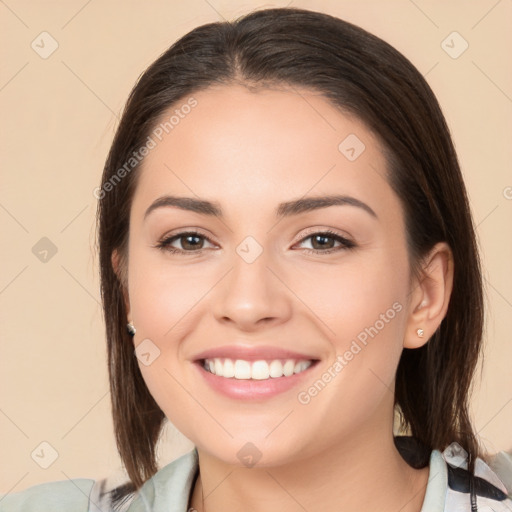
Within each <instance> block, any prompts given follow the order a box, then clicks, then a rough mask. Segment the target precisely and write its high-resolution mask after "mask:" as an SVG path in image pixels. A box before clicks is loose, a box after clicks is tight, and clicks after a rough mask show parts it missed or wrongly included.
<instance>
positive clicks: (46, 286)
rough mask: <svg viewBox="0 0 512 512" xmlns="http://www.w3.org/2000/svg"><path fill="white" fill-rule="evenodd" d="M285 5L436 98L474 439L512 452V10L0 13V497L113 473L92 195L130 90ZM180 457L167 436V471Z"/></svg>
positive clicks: (107, 8) (104, 6)
mask: <svg viewBox="0 0 512 512" xmlns="http://www.w3.org/2000/svg"><path fill="white" fill-rule="evenodd" d="M286 5H292V6H294V7H305V8H309V9H313V10H319V11H324V12H327V13H330V14H334V15H337V16H339V17H342V18H344V19H346V20H348V21H351V22H354V23H356V24H358V25H360V26H362V27H363V28H365V29H367V30H369V31H370V32H373V33H375V34H376V35H378V36H380V37H382V38H384V39H385V40H387V41H388V42H390V43H391V44H392V45H394V46H395V47H396V48H398V49H399V50H400V51H402V52H403V53H404V54H405V55H406V56H407V57H408V58H409V59H410V60H411V61H412V62H413V63H414V64H415V65H416V66H417V67H418V69H419V70H420V71H421V72H422V73H423V74H424V75H425V76H426V78H427V80H428V82H429V83H430V85H431V86H432V88H433V90H434V92H435V93H436V94H437V96H438V98H439V100H440V103H441V105H442V107H443V110H444V112H445V115H446V118H447V121H448V123H449V125H450V128H451V130H452V132H453V136H454V139H455V143H456V146H457V149H458V152H459V156H460V160H461V164H462V167H463V170H464V174H465V178H466V182H467V187H468V190H469V194H470V197H471V203H472V208H473V212H474V217H475V221H476V224H477V225H478V236H479V239H480V243H481V247H482V251H483V258H484V264H485V275H486V282H487V300H488V306H489V308H488V313H487V332H486V363H485V368H484V373H483V379H482V382H481V383H477V385H476V392H475V396H474V400H473V412H474V418H475V423H476V427H477V430H478V432H479V434H480V436H481V439H482V442H483V443H484V445H485V446H486V447H487V449H488V450H490V451H492V452H494V451H497V450H501V449H510V448H512V436H511V435H510V432H511V431H512V429H511V426H510V425H511V420H512V377H511V362H512V343H511V334H510V333H511V332H512V320H511V319H512V275H511V272H510V262H511V261H512V240H511V236H510V235H511V229H510V228H511V225H512V223H511V216H512V188H511V187H512V175H511V173H510V169H511V162H512V149H511V148H512V145H511V143H510V141H511V132H512V129H511V128H512V116H511V114H512V69H511V66H510V61H509V57H510V50H511V43H512V32H511V31H510V22H511V17H512V16H511V15H512V2H511V1H510V0H500V1H497V0H479V1H473V2H467V1H451V2H445V1H435V2H427V1H424V0H415V1H414V2H413V1H412V0H411V1H407V0H400V1H399V0H396V1H377V0H373V1H359V2H356V1H336V2H335V1H326V0H324V1H300V0H293V2H290V1H289V0H286V1H282V2H274V3H265V4H263V3H259V2H257V1H240V2H234V1H229V0H209V1H206V0H189V1H187V2H178V1H153V2H143V1H142V0H132V1H123V2H121V1H119V2H116V1H113V0H110V1H100V0H89V1H86V0H74V1H68V2H56V1H54V2H52V1H47V0H46V1H37V2H36V1H33V2H30V1H27V0H5V1H3V0H2V1H0V15H1V19H2V30H1V31H0V34H1V35H0V37H1V38H2V44H1V46H0V48H1V50H0V51H1V61H2V63H3V65H2V71H1V77H0V108H1V111H2V112H3V122H2V126H1V130H2V131H1V135H2V139H1V140H2V146H1V159H2V169H3V171H2V185H1V192H0V220H1V226H2V232H1V234H2V238H1V240H2V244H1V245H2V251H1V262H0V263H1V269H2V271H1V274H0V308H1V319H0V326H1V336H2V343H1V356H0V357H1V358H0V361H1V363H0V364H1V372H0V433H1V436H0V440H1V444H0V446H1V447H0V461H2V462H1V468H0V471H1V473H0V492H8V491H16V490H21V489H23V488H25V487H28V486H29V485H33V484H36V483H39V482H45V481H50V480H62V479H66V478H74V477H89V478H98V477H100V476H104V475H108V474H112V473H113V472H115V471H116V470H118V469H119V468H120V461H119V459H118V456H117V453H116V451H115V445H114V440H113V435H112V423H111V419H110V409H109V396H108V383H107V373H106V364H105V355H106V354H105V343H104V333H103V322H102V316H101V310H100V303H99V289H98V278H97V260H96V254H95V252H94V249H93V246H94V214H95V209H96V199H95V198H94V196H93V189H94V188H95V187H96V186H97V185H98V184H99V180H100V174H101V169H102V166H103V162H104V159H105V156H106V154H107V151H108V148H109V145H110V143H111V140H112V136H113V132H114V128H115V126H116V124H117V121H118V120H117V117H118V115H119V113H120V111H121V108H122V106H123V104H124V102H125V100H126V98H127V96H128V93H129V91H130V89H131V87H132V85H133V84H134V82H135V80H136V79H137V77H138V76H139V74H140V73H141V72H142V71H143V70H144V69H145V67H146V66H147V65H149V64H150V63H151V62H152V61H153V60H154V59H155V58H156V57H157V56H158V55H159V54H160V53H162V52H163V51H164V50H165V49H166V48H167V47H168V46H169V45H170V44H171V43H172V42H174V41H175V40H176V39H177V38H178V37H180V36H182V35H183V34H185V33H186V32H188V31H189V30H191V29H192V28H194V27H196V26H198V25H200V24H203V23H207V22H212V21H218V20H221V19H222V18H226V19H230V18H233V17H235V16H238V15H241V14H244V13H246V12H248V11H250V10H253V9H256V8H262V7H270V6H278V7H284V6H286ZM43 31H46V32H48V33H49V34H50V35H51V37H52V38H54V39H55V40H56V41H57V43H58V49H57V50H56V51H55V52H54V53H53V54H52V55H50V56H49V57H48V58H46V59H43V58H42V57H41V56H40V53H42V52H44V51H48V50H49V49H51V40H50V39H49V36H46V35H44V36H39V34H41V32H43ZM453 31H457V32H458V33H459V34H460V35H461V36H462V37H463V38H464V40H465V41H467V43H468V44H469V47H468V48H467V50H466V51H465V52H464V53H462V54H461V55H460V56H459V57H458V58H456V59H454V58H452V57H451V56H450V55H449V54H448V53H447V52H446V51H445V49H448V51H450V52H451V53H452V54H454V52H456V51H458V50H460V49H462V48H463V46H462V45H463V44H464V41H463V40H462V39H460V38H459V37H458V36H456V35H455V36H450V37H449V38H448V39H446V38H447V36H449V35H450V34H451V33H452V32H453ZM42 39H43V42H41V40H42ZM445 39H446V42H445V43H444V45H443V46H444V48H445V49H443V46H442V42H443V40H445ZM33 41H35V42H34V47H35V48H36V49H37V51H38V52H39V53H38V52H36V51H35V50H34V49H33V48H32V47H31V44H32V42H33ZM446 45H448V48H447V47H446ZM449 47H452V48H451V49H449ZM43 237H47V238H48V239H49V240H51V242H52V243H53V244H54V245H55V246H56V249H57V252H56V254H54V255H52V253H51V252H49V253H48V254H47V255H46V259H47V261H41V260H40V258H43V257H44V253H41V254H38V255H36V254H34V252H36V253H37V252H38V250H39V251H41V250H44V248H45V245H44V244H48V242H44V241H43V242H39V241H40V239H41V238H43ZM38 242H39V244H42V245H41V246H39V245H38V246H36V249H37V250H35V249H34V252H33V247H34V246H35V245H36V244H37V243H38ZM41 247H42V249H41ZM43 441H45V442H47V443H49V444H50V445H51V446H52V447H53V449H54V450H56V452H58V457H57V459H56V460H55V461H54V462H53V464H51V465H50V466H49V467H48V469H43V468H42V467H40V465H41V464H42V465H45V464H48V463H49V462H51V459H52V453H53V452H52V448H49V447H48V446H46V447H45V445H43V446H42V447H41V446H40V443H41V442H43ZM187 443H188V442H187V441H186V440H184V439H183V438H182V437H181V436H180V435H179V434H177V433H176V432H175V431H173V430H169V432H168V435H167V436H166V438H165V441H164V443H163V455H162V462H166V461H168V460H170V458H174V457H175V456H177V455H178V454H180V453H183V451H185V450H187V449H188V448H189V447H190V445H189V444H187ZM31 454H33V458H32V457H31Z"/></svg>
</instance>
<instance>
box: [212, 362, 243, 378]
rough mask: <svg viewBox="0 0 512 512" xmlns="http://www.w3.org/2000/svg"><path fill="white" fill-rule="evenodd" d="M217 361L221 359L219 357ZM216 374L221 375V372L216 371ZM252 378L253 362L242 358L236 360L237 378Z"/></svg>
mask: <svg viewBox="0 0 512 512" xmlns="http://www.w3.org/2000/svg"><path fill="white" fill-rule="evenodd" d="M217 361H219V362H220V359H217ZM221 368H222V366H221ZM221 371H222V370H221ZM215 375H220V373H216V374H215ZM250 378H251V363H249V361H242V359H237V360H236V361H235V379H250Z"/></svg>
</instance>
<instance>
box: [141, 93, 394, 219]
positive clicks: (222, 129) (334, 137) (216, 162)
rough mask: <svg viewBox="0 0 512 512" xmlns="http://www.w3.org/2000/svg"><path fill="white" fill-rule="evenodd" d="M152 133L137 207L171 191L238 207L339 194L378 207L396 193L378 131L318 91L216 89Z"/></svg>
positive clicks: (178, 109) (175, 109)
mask: <svg viewBox="0 0 512 512" xmlns="http://www.w3.org/2000/svg"><path fill="white" fill-rule="evenodd" d="M187 105H194V106H193V107H190V106H188V107H187ZM185 107H186V108H185ZM150 137H151V138H152V140H153V142H154V144H153V145H154V147H153V148H152V149H151V150H150V151H149V154H148V155H147V156H146V157H145V158H144V161H143V165H142V168H141V169H140V171H141V176H140V177H139V183H138V186H137V192H136V196H135V198H134V207H135V206H136V205H135V202H137V203H140V204H141V205H142V203H144V204H147V203H148V202H149V201H152V200H154V199H155V197H157V196H158V195H162V194H163V193H173V194H183V195H187V196H190V195H197V196H200V197H208V198H212V199H216V200H219V201H221V202H224V201H225V202H226V204H227V205H231V206H232V207H233V208H236V206H237V205H239V206H240V207H243V206H244V205H246V204H247V203H248V202H250V203H252V204H262V205H264V204H265V203H267V202H276V203H277V202H281V201H283V200H286V199H287V198H290V197H294V198H295V197H301V196H304V195H306V194H308V195H312V194H320V193H322V194H323V193H333V192H339V193H350V194H352V195H355V196H358V197H359V198H360V199H362V200H367V201H370V202H373V203H375V205H376V209H378V208H379V203H382V200H383V198H385V197H384V196H386V195H387V196H388V197H387V199H388V202H389V200H393V201H395V202H396V201H397V198H396V197H392V196H394V193H393V191H392V190H391V188H390V187H389V185H388V183H387V180H386V173H387V169H386V161H385V158H384V156H383V153H382V151H381V147H380V144H379V142H378V140H377V138H376V137H375V136H374V135H373V134H372V133H371V132H370V131H369V130H368V128H367V127H365V125H364V124H363V123H362V122H361V121H360V120H358V119H357V118H355V117H354V116H350V115H347V114H344V113H342V112H341V111H340V110H339V109H337V108H336V107H334V106H333V105H332V104H331V103H330V102H329V101H328V100H326V99H325V98H324V97H323V96H321V95H320V94H319V93H316V92H313V91H309V90H304V89H298V88H294V89H291V88H288V89H283V88H282V89H259V90H258V91H256V92H253V91H249V90H248V89H246V88H245V87H242V86H239V85H236V86H218V87H211V88H208V89H205V90H202V91H199V92H197V93H195V94H191V95H190V96H189V97H186V98H183V99H182V100H180V101H178V102H177V103H176V104H175V105H173V106H172V107H171V108H169V109H168V111H167V112H166V113H165V114H164V115H163V116H161V118H160V119H159V121H158V122H157V123H156V124H155V127H154V129H153V132H152V134H151V135H150ZM363 198H364V199H363ZM388 207H389V204H388ZM226 208H227V207H226ZM377 213H378V212H377Z"/></svg>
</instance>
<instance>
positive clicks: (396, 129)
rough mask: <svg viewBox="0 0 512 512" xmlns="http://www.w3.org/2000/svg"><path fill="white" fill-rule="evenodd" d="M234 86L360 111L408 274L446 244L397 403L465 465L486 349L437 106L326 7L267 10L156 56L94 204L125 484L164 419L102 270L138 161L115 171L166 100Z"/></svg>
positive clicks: (125, 214)
mask: <svg viewBox="0 0 512 512" xmlns="http://www.w3.org/2000/svg"><path fill="white" fill-rule="evenodd" d="M234 83H237V84H242V85H244V86H246V87H250V88H256V89H257V88H258V87H265V86H270V85H279V84H281V85H288V86H300V87H303V88H307V89H308V90H312V91H316V92H319V93H321V94H322V95H323V96H324V97H326V98H327V99H328V100H330V101H331V102H332V103H333V104H334V105H335V106H337V107H338V108H340V110H342V111H343V112H346V113H351V114H354V115H355V116H356V117H358V118H359V119H361V120H362V121H363V122H364V123H365V124H366V126H367V127H368V128H369V129H370V130H372V131H373V132H374V133H375V134H376V135H377V137H378V138H379V139H380V141H381V143H382V145H383V147H384V148H385V152H386V157H387V162H388V168H389V174H390V175H389V182H390V184H391V186H392V187H393V189H394V191H395V192H396V194H397V195H398V197H399V198H400V200H401V204H402V206H403V209H404V214H405V221H406V229H407V242H408V250H409V257H410V262H411V268H412V269H413V271H415V272H416V271H418V269H419V262H420V261H421V257H422V256H424V255H426V253H427V252H428V251H429V250H430V249H431V248H432V247H433V246H434V244H436V243H437V242H440V241H445V242H447V243H448V244H449V245H450V247H451V249H452V251H453V258H454V284H453V292H452V296H451V300H450V303H449V308H448V311H447V314H446V317H445V318H444V319H443V321H442V323H441V325H440V327H439V328H438V330H437V331H436V332H435V334H434V335H433V336H432V338H431V339H430V340H429V342H428V343H427V344H426V345H424V346H423V347H421V348H418V349H414V350H409V349H405V350H404V351H403V353H402V356H401V359H400V362H399V366H398V370H397V375H396V391H395V404H396V405H397V406H398V407H399V409H400V411H401V414H402V420H403V423H404V425H407V426H408V427H409V429H410V431H411V433H412V435H413V436H414V437H415V438H417V439H418V440H419V441H420V442H421V443H423V445H424V446H425V447H426V448H427V449H428V450H432V449H435V448H436V449H444V448H445V447H446V446H447V445H448V444H449V443H451V442H452V441H457V442H458V443H459V444H460V445H461V446H463V447H464V448H465V449H466V451H467V452H468V453H469V454H470V456H471V459H473V460H474V458H475V457H476V456H477V455H478V453H479V448H478V442H477V439H476V435H475V433H474V432H473V428H472V426H471V422H470V418H469V414H468V397H469V391H470V387H471V382H472V378H473V374H474V370H475V367H476V364H477V361H478V357H479V354H480V350H481V339H482V327H483V325H482V324H483V294H482V279H481V272H480V263H479V257H478V251H477V246H476V241H475V233H474V227H473V223H472V219H471V213H470V209H469V204H468V199H467V195H466V191H465V187H464V183H463V179H462V175H461V172H460V168H459V164H458V161H457V156H456V153H455V149H454V146H453V143H452V140H451V138H450V133H449V130H448V128H447V126H446V122H445V120H444V117H443V114H442V112H441V109H440V107H439V104H438V102H437V100H436V98H435V96H434V94H433V92H432V90H431V89H430V87H429V86H428V84H427V83H426V81H425V80H424V78H423V77H422V75H421V74H420V73H419V72H418V71H417V69H416V68H415V67H414V66H413V65H412V64H411V63H410V62H409V60H407V59H406V58H405V57H404V56H403V55H402V54H401V53H399V52H398V51H397V50H395V49H394V48H393V47H392V46H390V45H389V44H387V43H386V42H384V41H382V40H381V39H379V38H378V37H376V36H373V35H372V34H369V33H368V32H366V31H364V30H363V29H361V28H359V27H357V26H355V25H352V24H350V23H347V22H345V21H342V20H340V19H338V18H335V17H332V16H329V15H326V14H321V13H317V12H312V11H306V10H301V9H292V8H283V9H266V10H260V11H256V12H253V13H250V14H248V15H246V16H244V17H241V18H239V19H238V20H236V21H234V22H223V23H210V24H207V25H203V26H200V27H198V28H196V29H194V30H192V31H191V32H189V33H188V34H186V35H185V36H183V37H182V38H181V39H179V40H178V41H177V42H176V43H174V44H173V45H172V46H171V47H170V48H169V49H168V50H167V51H166V52H165V53H163V54H162V55H161V56H160V57H159V58H158V59H157V60H156V61H155V62H154V63H153V64H151V66H149V68H148V69H147V70H146V71H145V72H144V73H143V74H142V76H141V77H140V79H139V80H138V82H137V84H136V85H135V87H134V88H133V90H132V91H131V93H130V96H129V98H128V101H127V104H126V106H125V109H124V112H123V115H122V119H121V122H120V124H119V127H118V129H117V132H116V134H115V138H114V141H113V143H112V147H111V149H110V152H109V154H108V157H107V160H106V163H105V168H104V172H103V177H102V185H101V189H100V191H101V193H100V195H99V198H100V200H99V202H98V229H99V241H98V243H99V251H100V271H101V291H102V300H103V308H104V316H105V323H106V336H107V344H108V364H109V374H110V387H111V397H112V409H113V418H114V427H115V434H116V441H117V446H118V450H119V453H120V456H121V458H122V460H123V462H124V464H125V466H126V470H127V472H128V475H129V477H130V479H131V482H132V484H133V488H135V489H136V488H139V487H140V486H141V485H142V483H143V482H144V481H145V480H147V479H148V478H150V477H151V476H152V475H153V474H154V473H155V472H156V471H157V462H156V455H155V446H156V443H157V441H158V438H159V434H160V431H161V428H162V426H163V422H164V420H165V417H164V414H163V412H162V411H161V409H160V408H159V406H158V405H157V403H156V402H155V400H154V399H153V397H152V396H151V394H150V392H149V391H148V389H147V387H146V385H145V383H144V381H143V379H142V376H141V373H140V371H139V367H138V363H137V359H136V356H135V354H134V347H133V343H132V339H131V338H130V336H129V335H128V333H127V331H126V322H127V316H126V310H125V305H124V301H123V286H124V284H125V283H124V281H125V279H124V277H123V275H121V276H120V277H118V276H117V275H116V274H115V273H114V270H113V267H112V264H111V256H112V252H113V251H114V250H115V249H117V250H118V251H119V252H120V254H121V256H122V260H123V264H122V268H123V269H124V271H126V265H127V256H128V255H127V253H126V250H127V239H128V232H129V214H130V207H131V201H132V197H133V193H134V190H135V187H136V178H137V175H138V170H139V167H140V165H135V166H134V167H133V169H132V170H131V171H130V172H128V173H123V177H122V179H120V180H118V181H116V182H115V183H114V182H113V181H112V179H113V178H115V176H114V175H116V173H117V172H118V170H119V169H121V168H122V167H123V166H125V164H126V162H127V161H128V160H129V159H130V157H131V156H132V154H133V152H134V151H137V150H138V149H139V148H140V147H142V146H143V145H144V143H145V141H146V139H147V137H148V135H149V134H150V133H151V131H152V130H153V129H154V128H155V126H156V124H157V122H158V120H159V118H160V117H161V116H162V114H163V113H165V111H167V110H168V109H169V108H170V107H171V106H173V105H174V104H175V103H177V102H178V101H180V100H181V101H182V100H183V99H184V98H186V97H187V96H188V95H190V94H191V93H193V92H196V91H199V90H202V89H205V88H207V87H208V86H211V85H215V84H225V85H228V84H234ZM124 174H126V175H124ZM117 177H119V174H117ZM107 183H110V184H111V186H110V187H107ZM471 459H470V468H472V460H471Z"/></svg>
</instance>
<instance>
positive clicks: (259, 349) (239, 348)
mask: <svg viewBox="0 0 512 512" xmlns="http://www.w3.org/2000/svg"><path fill="white" fill-rule="evenodd" d="M215 358H226V359H243V360H245V361H258V360H262V359H268V360H274V359H295V360H305V361H307V360H316V359H317V358H315V357H314V356H312V355H309V354H301V353H299V352H295V351H292V350H285V349H283V348H279V347H271V346H265V345H260V346H247V345H224V346H222V347H215V348H210V349H208V350H205V351H203V352H200V353H199V354H196V355H195V356H194V358H193V359H194V360H196V361H198V360H202V359H215Z"/></svg>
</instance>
